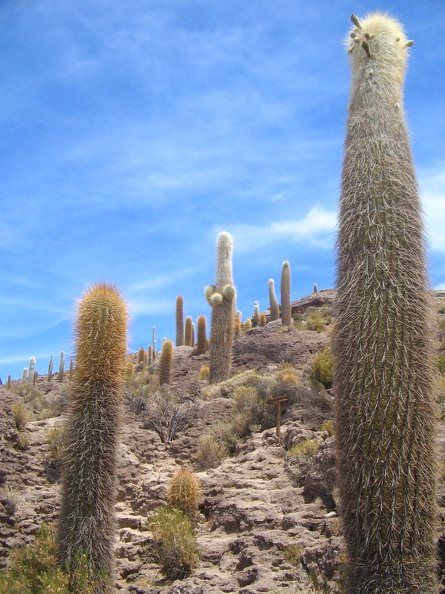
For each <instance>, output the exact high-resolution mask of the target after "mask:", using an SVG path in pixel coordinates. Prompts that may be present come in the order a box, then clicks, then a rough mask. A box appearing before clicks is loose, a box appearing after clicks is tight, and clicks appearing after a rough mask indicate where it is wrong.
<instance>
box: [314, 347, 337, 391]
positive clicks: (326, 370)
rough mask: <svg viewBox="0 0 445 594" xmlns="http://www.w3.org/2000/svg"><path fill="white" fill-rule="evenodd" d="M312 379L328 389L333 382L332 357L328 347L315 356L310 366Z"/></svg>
mask: <svg viewBox="0 0 445 594" xmlns="http://www.w3.org/2000/svg"><path fill="white" fill-rule="evenodd" d="M311 370H312V377H313V379H314V380H315V381H317V382H319V383H320V384H323V386H324V387H325V388H327V389H329V388H330V387H331V386H332V382H333V380H334V355H333V354H332V352H331V349H330V348H329V347H326V348H325V349H324V350H323V351H320V352H319V353H317V354H316V355H315V357H314V358H313V360H312V364H311Z"/></svg>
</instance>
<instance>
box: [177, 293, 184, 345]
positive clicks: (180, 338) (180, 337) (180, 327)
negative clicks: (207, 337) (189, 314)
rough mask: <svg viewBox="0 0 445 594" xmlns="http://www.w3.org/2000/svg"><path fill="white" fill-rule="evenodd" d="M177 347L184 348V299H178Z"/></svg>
mask: <svg viewBox="0 0 445 594" xmlns="http://www.w3.org/2000/svg"><path fill="white" fill-rule="evenodd" d="M176 346H177V347H178V346H184V298H183V297H182V295H178V296H177V297H176Z"/></svg>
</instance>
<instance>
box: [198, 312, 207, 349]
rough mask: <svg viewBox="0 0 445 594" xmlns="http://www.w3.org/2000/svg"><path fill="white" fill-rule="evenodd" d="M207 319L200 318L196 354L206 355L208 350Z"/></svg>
mask: <svg viewBox="0 0 445 594" xmlns="http://www.w3.org/2000/svg"><path fill="white" fill-rule="evenodd" d="M206 324H207V321H206V317H205V316H199V317H198V342H197V345H196V354H197V355H204V353H205V352H206V350H207V337H206Z"/></svg>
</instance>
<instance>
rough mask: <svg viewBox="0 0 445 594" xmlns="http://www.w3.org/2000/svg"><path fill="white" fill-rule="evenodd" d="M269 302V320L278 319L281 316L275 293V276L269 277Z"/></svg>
mask: <svg viewBox="0 0 445 594" xmlns="http://www.w3.org/2000/svg"><path fill="white" fill-rule="evenodd" d="M269 304H270V316H269V321H270V322H273V321H274V320H278V318H279V317H280V309H279V307H278V300H277V295H276V293H275V282H274V280H273V278H270V279H269Z"/></svg>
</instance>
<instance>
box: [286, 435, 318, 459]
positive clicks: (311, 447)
mask: <svg viewBox="0 0 445 594" xmlns="http://www.w3.org/2000/svg"><path fill="white" fill-rule="evenodd" d="M318 446H319V442H318V441H317V440H316V439H314V438H311V439H305V440H303V441H301V442H300V443H297V444H296V445H294V446H292V447H291V448H290V449H289V450H288V452H287V456H288V457H290V458H294V459H297V460H298V459H300V458H303V457H311V456H315V454H316V453H317V450H318Z"/></svg>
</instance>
